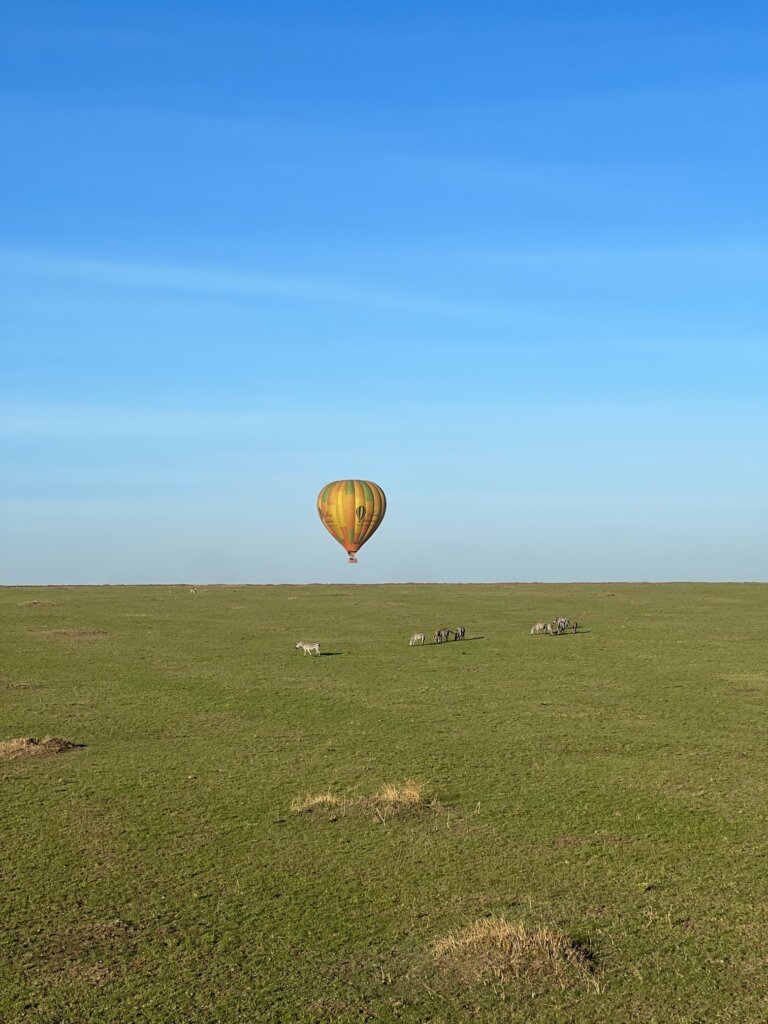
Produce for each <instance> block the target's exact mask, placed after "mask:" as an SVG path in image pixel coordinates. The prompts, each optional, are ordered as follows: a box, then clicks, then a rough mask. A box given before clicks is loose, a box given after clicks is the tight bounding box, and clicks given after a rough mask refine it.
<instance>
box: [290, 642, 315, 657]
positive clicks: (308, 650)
mask: <svg viewBox="0 0 768 1024" xmlns="http://www.w3.org/2000/svg"><path fill="white" fill-rule="evenodd" d="M295 647H296V649H297V650H299V649H300V650H302V651H304V653H305V654H308V655H309V656H310V657H311V656H312V655H313V654H320V644H319V643H318V642H317V641H315V642H314V643H311V644H308V643H307V642H306V640H299V642H298V643H297V644H296V645H295Z"/></svg>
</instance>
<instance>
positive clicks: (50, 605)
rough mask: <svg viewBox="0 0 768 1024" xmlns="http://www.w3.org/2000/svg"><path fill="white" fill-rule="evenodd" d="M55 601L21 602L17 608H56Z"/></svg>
mask: <svg viewBox="0 0 768 1024" xmlns="http://www.w3.org/2000/svg"><path fill="white" fill-rule="evenodd" d="M57 607H58V605H57V604H56V602H55V601H21V602H20V603H19V608H57Z"/></svg>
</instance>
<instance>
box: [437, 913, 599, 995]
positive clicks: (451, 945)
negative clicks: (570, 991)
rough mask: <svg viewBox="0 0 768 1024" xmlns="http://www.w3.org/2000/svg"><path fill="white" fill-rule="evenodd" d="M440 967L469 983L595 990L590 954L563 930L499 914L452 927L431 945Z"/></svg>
mask: <svg viewBox="0 0 768 1024" xmlns="http://www.w3.org/2000/svg"><path fill="white" fill-rule="evenodd" d="M432 954H433V956H434V958H435V960H436V961H437V963H438V964H440V965H441V966H443V967H446V968H448V969H450V970H452V971H454V972H455V973H456V974H457V975H458V976H459V977H460V978H461V979H462V980H464V981H465V982H468V983H470V984H472V983H477V982H482V983H491V984H492V983H495V982H501V983H506V982H518V983H523V984H525V985H530V986H532V987H540V986H542V985H551V986H556V987H558V988H561V989H565V988H569V987H571V986H574V985H586V986H587V987H588V988H592V989H595V990H597V991H599V982H598V980H597V979H596V978H595V975H594V965H593V963H592V958H591V956H590V954H589V953H588V952H587V951H586V950H585V949H583V948H582V947H580V946H579V945H578V944H576V943H575V942H573V941H572V940H571V939H569V938H568V936H566V935H562V934H560V933H559V932H555V931H552V930H551V929H549V928H538V929H532V928H528V927H526V926H525V925H524V924H523V923H522V922H519V921H518V922H509V921H507V920H505V918H503V917H490V918H483V919H481V920H479V921H474V922H473V923H472V924H470V925H468V926H467V927H466V928H462V929H460V930H459V931H456V932H451V933H450V934H449V935H447V936H446V937H445V938H443V939H440V940H439V941H438V942H436V943H435V944H434V945H433V947H432Z"/></svg>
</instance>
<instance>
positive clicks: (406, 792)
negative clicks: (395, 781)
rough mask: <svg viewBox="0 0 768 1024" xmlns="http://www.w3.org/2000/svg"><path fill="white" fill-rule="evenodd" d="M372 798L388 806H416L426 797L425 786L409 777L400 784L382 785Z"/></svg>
mask: <svg viewBox="0 0 768 1024" xmlns="http://www.w3.org/2000/svg"><path fill="white" fill-rule="evenodd" d="M372 799H373V800H375V801H376V802H377V803H379V804H385V805H387V806H398V807H415V806H416V805H417V804H420V803H421V802H422V800H423V799H424V786H423V784H422V783H421V782H414V780H413V779H407V780H406V781H405V782H403V783H402V784H401V785H399V786H398V785H388V786H382V788H381V789H380V790H379V792H378V793H375V794H374V796H373V797H372Z"/></svg>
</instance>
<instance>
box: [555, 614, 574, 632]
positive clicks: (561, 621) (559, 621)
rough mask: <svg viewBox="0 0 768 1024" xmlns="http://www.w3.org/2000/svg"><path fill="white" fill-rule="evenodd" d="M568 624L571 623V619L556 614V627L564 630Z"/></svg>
mask: <svg viewBox="0 0 768 1024" xmlns="http://www.w3.org/2000/svg"><path fill="white" fill-rule="evenodd" d="M570 624H571V620H570V619H564V618H563V617H562V616H558V617H557V618H556V619H555V626H556V627H557V629H562V630H566V629H568V627H569V626H570Z"/></svg>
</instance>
